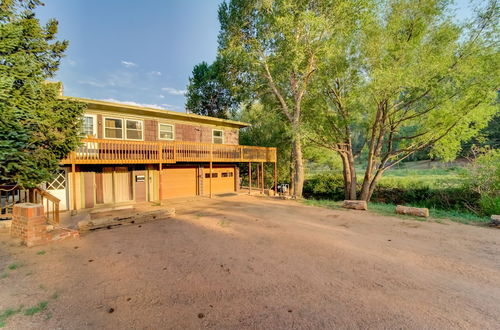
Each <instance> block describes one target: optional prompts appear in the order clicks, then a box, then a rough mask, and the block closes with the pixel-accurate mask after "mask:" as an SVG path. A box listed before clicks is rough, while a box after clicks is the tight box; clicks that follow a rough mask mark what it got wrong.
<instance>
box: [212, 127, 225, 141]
mask: <svg viewBox="0 0 500 330" xmlns="http://www.w3.org/2000/svg"><path fill="white" fill-rule="evenodd" d="M212 143H216V144H223V143H224V131H222V130H219V129H214V130H212Z"/></svg>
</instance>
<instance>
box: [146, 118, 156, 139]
mask: <svg viewBox="0 0 500 330" xmlns="http://www.w3.org/2000/svg"><path fill="white" fill-rule="evenodd" d="M156 140H158V122H157V121H156V120H149V119H146V120H144V141H156Z"/></svg>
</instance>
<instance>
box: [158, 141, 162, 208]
mask: <svg viewBox="0 0 500 330" xmlns="http://www.w3.org/2000/svg"><path fill="white" fill-rule="evenodd" d="M162 168H163V148H162V145H161V143H159V144H158V199H159V200H160V204H161V201H162V199H163V189H162V184H161V181H162V180H161V178H162V172H163V171H162Z"/></svg>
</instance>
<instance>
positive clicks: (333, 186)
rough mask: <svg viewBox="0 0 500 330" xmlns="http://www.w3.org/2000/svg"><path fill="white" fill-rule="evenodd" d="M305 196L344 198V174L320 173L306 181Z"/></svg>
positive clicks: (332, 198)
mask: <svg viewBox="0 0 500 330" xmlns="http://www.w3.org/2000/svg"><path fill="white" fill-rule="evenodd" d="M304 197H306V198H316V199H331V200H337V201H338V200H343V199H344V181H343V177H342V175H334V174H327V173H324V174H318V175H314V176H312V177H310V178H308V179H306V180H305V182H304Z"/></svg>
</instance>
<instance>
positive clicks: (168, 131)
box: [158, 124, 174, 140]
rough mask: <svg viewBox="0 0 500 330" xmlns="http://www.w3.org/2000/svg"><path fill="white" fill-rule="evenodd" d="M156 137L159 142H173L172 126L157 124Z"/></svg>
mask: <svg viewBox="0 0 500 330" xmlns="http://www.w3.org/2000/svg"><path fill="white" fill-rule="evenodd" d="M158 132H159V134H158V136H159V138H160V140H173V139H174V125H170V124H159V125H158Z"/></svg>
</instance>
